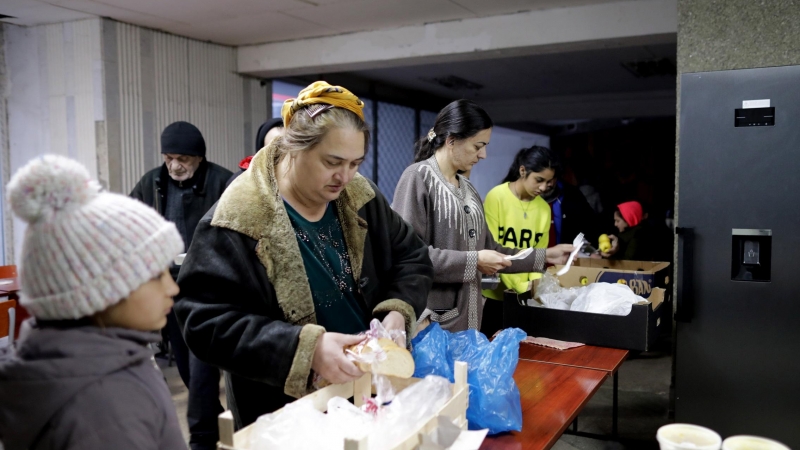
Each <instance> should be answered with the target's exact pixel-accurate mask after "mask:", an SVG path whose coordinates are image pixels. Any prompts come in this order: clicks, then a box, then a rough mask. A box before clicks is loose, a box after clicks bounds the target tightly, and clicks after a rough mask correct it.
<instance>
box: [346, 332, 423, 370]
mask: <svg viewBox="0 0 800 450" xmlns="http://www.w3.org/2000/svg"><path fill="white" fill-rule="evenodd" d="M372 345H375V344H372ZM377 345H378V346H380V348H381V350H383V352H384V353H385V354H386V357H385V358H377V360H376V361H375V362H373V363H372V364H369V363H365V362H361V361H355V365H356V366H358V368H359V369H361V371H362V372H371V373H375V374H378V375H388V376H392V377H398V378H410V377H411V375H413V374H414V358H413V357H412V356H411V353H410V352H409V351H408V350H406V349H404V348H402V347H400V346H398V345H397V344H395V342H394V341H393V340H391V339H385V338H384V339H378V340H377ZM348 350H349V351H351V352H352V353H353V354H354V355H356V356H364V357H365V358H368V356H369V354H370V353H373V352H375V351H376V350H375V349H373V347H372V346H371V345H370V343H364V344H358V345H355V346H353V347H350V348H349V349H348Z"/></svg>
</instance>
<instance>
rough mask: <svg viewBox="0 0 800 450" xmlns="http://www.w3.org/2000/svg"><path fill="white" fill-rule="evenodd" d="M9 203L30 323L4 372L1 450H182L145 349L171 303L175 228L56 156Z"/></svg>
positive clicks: (29, 171) (20, 184) (36, 167)
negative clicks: (18, 234) (23, 225)
mask: <svg viewBox="0 0 800 450" xmlns="http://www.w3.org/2000/svg"><path fill="white" fill-rule="evenodd" d="M8 193H9V200H10V202H11V207H12V209H13V210H14V213H16V214H17V215H18V216H19V217H20V218H22V219H23V220H25V221H26V222H27V223H28V226H27V229H26V231H25V238H24V242H23V245H22V254H21V257H20V262H21V263H20V284H21V288H22V290H21V296H20V302H21V304H22V305H23V306H24V307H25V308H26V309H27V310H28V311H29V312H30V313H31V314H32V315H33V316H34V319H31V320H30V321H29V322H26V324H25V325H24V326H23V328H24V330H23V336H22V337H21V338H20V341H19V344H18V346H17V351H16V354H13V355H12V356H11V357H10V358H7V359H6V360H5V361H3V362H2V363H0V405H2V407H0V440H2V442H3V445H4V446H5V449H6V450H15V449H73V448H74V449H83V450H85V449H129V448H130V449H133V448H135V449H153V450H155V449H186V444H185V442H184V440H183V436H182V434H181V431H180V428H179V425H178V419H177V416H176V414H175V408H174V406H173V404H172V399H171V397H170V394H169V390H168V389H167V386H166V384H165V383H164V379H163V377H162V375H161V373H160V372H159V371H158V370H157V369H156V368H155V367H153V365H152V364H151V362H150V357H151V355H152V352H151V351H150V350H149V348H148V346H147V344H148V343H150V342H153V341H156V340H157V339H158V335H157V334H154V333H151V332H150V331H152V330H158V329H160V328H161V327H163V326H164V324H165V322H166V314H167V312H168V311H169V310H170V308H171V307H172V297H173V296H174V295H176V294H177V293H178V286H177V285H176V284H175V282H174V281H173V280H172V277H171V276H170V274H169V272H168V271H167V269H168V267H169V265H170V262H171V261H172V260H173V258H174V257H175V256H176V255H177V254H179V253H180V252H182V251H183V240H182V239H181V236H180V234H178V231H177V229H176V228H175V225H173V224H172V223H170V222H167V221H166V220H164V219H163V218H162V217H161V216H160V215H159V214H158V213H157V212H156V211H155V210H153V209H152V208H149V207H148V206H146V205H145V204H143V203H141V202H139V201H137V200H133V199H130V198H128V197H125V196H122V195H118V194H112V193H108V192H100V190H99V186H98V185H97V184H96V183H95V182H94V181H92V180H91V179H90V177H89V173H88V172H87V170H86V169H85V168H84V167H83V166H81V165H80V164H79V163H77V162H75V161H73V160H70V159H68V158H64V157H60V156H45V157H42V158H38V159H36V160H34V161H32V162H30V163H29V164H27V165H26V166H25V167H23V168H21V169H20V170H19V171H18V172H17V173H16V174H15V175H14V176H13V177H12V179H11V182H10V183H9V184H8Z"/></svg>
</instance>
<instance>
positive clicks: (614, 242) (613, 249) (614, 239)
mask: <svg viewBox="0 0 800 450" xmlns="http://www.w3.org/2000/svg"><path fill="white" fill-rule="evenodd" d="M608 240H610V241H611V248H610V249H608V251H607V252H605V253H603V252H600V254H601V255H603V258H610V257H611V256H613V255H614V254H615V253H617V252H618V251H619V239H618V238H617V237H616V236H614V235H613V234H612V235H609V236H608Z"/></svg>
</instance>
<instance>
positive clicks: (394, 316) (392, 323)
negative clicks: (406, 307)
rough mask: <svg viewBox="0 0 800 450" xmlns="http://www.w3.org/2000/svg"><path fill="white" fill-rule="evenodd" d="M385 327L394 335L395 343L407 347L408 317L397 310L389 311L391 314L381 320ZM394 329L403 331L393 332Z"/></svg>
mask: <svg viewBox="0 0 800 450" xmlns="http://www.w3.org/2000/svg"><path fill="white" fill-rule="evenodd" d="M381 324H382V325H383V328H385V329H386V331H387V332H389V334H390V335H392V336H393V337H394V343H395V344H397V345H399V346H400V348H406V346H407V343H406V333H405V331H406V319H405V317H403V315H402V314H400V313H399V312H397V311H389V314H387V315H386V317H384V318H383V321H382V322H381ZM392 331H402V333H392Z"/></svg>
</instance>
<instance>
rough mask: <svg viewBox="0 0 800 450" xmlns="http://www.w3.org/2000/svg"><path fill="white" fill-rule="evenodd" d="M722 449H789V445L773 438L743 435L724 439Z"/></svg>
mask: <svg viewBox="0 0 800 450" xmlns="http://www.w3.org/2000/svg"><path fill="white" fill-rule="evenodd" d="M722 450H789V447H787V446H785V445H783V444H781V443H780V442H778V441H773V440H772V439H766V438H762V437H758V436H745V435H741V436H731V437H729V438H727V439H725V440H724V441H722Z"/></svg>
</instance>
